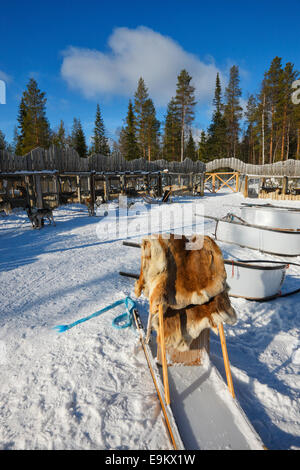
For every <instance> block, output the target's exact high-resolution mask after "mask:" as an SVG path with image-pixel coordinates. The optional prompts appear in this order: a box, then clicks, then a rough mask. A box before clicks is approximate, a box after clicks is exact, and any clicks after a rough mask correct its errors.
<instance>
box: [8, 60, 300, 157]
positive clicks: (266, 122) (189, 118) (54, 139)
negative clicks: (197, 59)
mask: <svg viewBox="0 0 300 470" xmlns="http://www.w3.org/2000/svg"><path fill="white" fill-rule="evenodd" d="M298 77H299V72H298V71H297V70H295V68H294V65H293V64H292V63H290V62H287V63H285V64H284V63H283V61H282V58H280V57H275V58H274V59H273V60H272V62H271V64H270V66H269V68H268V70H267V71H266V72H265V73H264V77H263V79H262V82H261V85H260V89H259V90H258V91H257V93H256V94H250V95H249V94H248V97H247V104H246V106H244V109H243V107H242V89H241V87H240V76H239V68H238V66H236V65H233V66H232V67H231V68H230V73H229V79H228V83H227V86H226V87H224V88H225V89H222V85H221V80H220V77H219V74H217V75H216V81H215V91H214V97H213V102H212V106H213V111H212V116H211V122H210V124H209V126H208V127H207V129H202V130H201V135H200V138H196V137H195V127H193V124H194V121H195V113H196V110H197V106H198V105H199V104H198V103H197V101H196V99H195V95H196V93H195V91H196V90H195V87H194V86H193V84H192V83H193V77H191V76H190V74H189V73H188V71H187V70H185V69H183V70H181V72H180V73H179V74H178V76H177V84H176V90H174V96H173V97H172V98H171V99H170V101H169V103H168V105H167V108H166V110H165V115H164V119H163V121H162V122H160V121H159V120H158V119H157V113H156V109H155V105H154V102H153V100H152V99H151V97H150V96H149V90H148V88H147V84H146V83H145V81H144V79H143V78H142V77H140V78H139V80H138V83H137V88H136V91H135V93H134V96H132V98H131V99H130V100H129V103H128V111H127V115H126V116H125V117H124V121H123V126H122V127H120V129H119V131H118V135H117V138H116V139H114V140H112V139H108V137H107V132H106V127H105V123H104V120H103V116H102V113H101V109H100V105H99V104H97V105H96V110H95V121H94V129H93V133H92V136H91V138H90V139H89V142H88V141H87V140H88V139H87V137H86V135H85V133H84V130H83V126H82V123H81V120H80V118H79V117H74V120H73V125H72V129H71V132H70V133H69V134H68V133H67V132H66V126H65V123H64V122H63V120H61V121H60V125H59V127H58V128H57V129H52V128H51V125H50V122H49V120H48V118H47V110H46V104H47V98H46V93H45V92H43V91H41V90H40V89H39V86H38V83H37V81H36V80H35V79H33V78H31V79H30V80H29V82H28V84H27V87H26V90H25V91H24V92H23V95H22V97H21V100H20V103H19V109H18V115H17V118H16V126H15V129H14V138H13V141H12V142H7V141H6V137H5V135H4V133H3V132H2V131H1V130H0V150H7V151H9V152H11V153H13V154H16V155H25V154H27V153H28V152H30V151H31V150H33V149H34V148H36V147H43V148H48V147H49V146H50V145H51V144H55V145H57V146H58V147H61V148H66V147H73V148H75V149H76V150H77V152H78V154H79V155H80V156H81V157H84V158H86V157H88V156H90V155H92V154H95V153H97V154H102V155H107V156H108V155H111V154H115V153H118V154H121V155H122V156H123V157H124V158H126V159H128V160H132V159H136V158H140V157H143V158H145V159H147V160H149V161H152V160H157V159H162V158H163V159H165V160H168V161H183V160H184V159H185V158H187V157H188V158H190V159H191V160H198V159H199V160H201V161H203V162H209V161H211V160H214V159H216V158H225V157H235V158H239V159H240V160H242V161H244V162H246V163H252V164H265V163H274V162H277V161H285V160H287V159H299V157H300V104H298V103H297V101H296V100H293V99H292V96H293V93H295V90H294V88H295V86H294V85H295V81H296V80H297V78H298Z"/></svg>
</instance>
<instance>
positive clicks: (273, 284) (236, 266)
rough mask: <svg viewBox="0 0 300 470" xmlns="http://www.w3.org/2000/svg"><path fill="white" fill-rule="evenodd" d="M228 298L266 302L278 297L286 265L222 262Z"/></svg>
mask: <svg viewBox="0 0 300 470" xmlns="http://www.w3.org/2000/svg"><path fill="white" fill-rule="evenodd" d="M224 264H225V270H226V273H227V284H228V286H229V292H228V293H229V296H231V297H243V298H244V299H247V300H268V299H273V298H276V297H278V296H280V293H281V287H282V284H283V281H284V279H285V275H286V269H287V267H288V265H287V264H284V263H282V264H278V263H274V262H273V261H267V260H266V261H260V260H258V261H251V260H247V261H240V260H229V259H225V260H224Z"/></svg>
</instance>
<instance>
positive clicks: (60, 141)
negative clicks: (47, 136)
mask: <svg viewBox="0 0 300 470" xmlns="http://www.w3.org/2000/svg"><path fill="white" fill-rule="evenodd" d="M51 142H52V144H53V145H56V146H57V147H59V148H62V149H65V148H66V146H67V137H66V130H65V125H64V122H63V121H62V120H61V121H60V124H59V128H58V130H57V132H55V131H54V132H53V133H52V138H51Z"/></svg>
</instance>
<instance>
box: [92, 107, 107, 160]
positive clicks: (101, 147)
mask: <svg viewBox="0 0 300 470" xmlns="http://www.w3.org/2000/svg"><path fill="white" fill-rule="evenodd" d="M92 141H93V144H92V147H91V153H100V154H101V155H110V148H109V145H108V140H107V138H106V136H105V127H104V122H103V119H102V116H101V111H100V106H99V104H97V109H96V118H95V127H94V134H93V136H92Z"/></svg>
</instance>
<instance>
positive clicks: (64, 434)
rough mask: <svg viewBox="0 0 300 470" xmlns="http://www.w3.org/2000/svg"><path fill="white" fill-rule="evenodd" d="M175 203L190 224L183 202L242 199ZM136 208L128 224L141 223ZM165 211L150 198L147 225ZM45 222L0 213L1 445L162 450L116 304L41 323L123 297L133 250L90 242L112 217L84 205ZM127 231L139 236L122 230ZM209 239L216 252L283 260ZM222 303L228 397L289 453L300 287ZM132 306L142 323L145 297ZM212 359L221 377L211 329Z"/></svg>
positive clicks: (159, 425)
mask: <svg viewBox="0 0 300 470" xmlns="http://www.w3.org/2000/svg"><path fill="white" fill-rule="evenodd" d="M176 202H178V203H182V207H184V212H185V214H188V216H187V217H186V218H185V224H186V225H187V226H190V225H191V222H192V221H191V218H190V212H189V210H188V209H189V208H190V207H191V206H192V204H197V212H198V213H199V211H201V210H203V212H204V213H205V214H207V215H213V216H215V217H221V216H223V215H225V214H226V213H227V212H229V211H231V212H235V213H236V214H237V215H239V209H238V206H239V204H240V203H241V202H247V200H245V199H244V198H243V197H242V196H241V195H240V194H233V193H229V192H226V191H224V192H223V193H217V194H215V195H212V194H207V195H205V197H204V198H187V197H186V198H177V200H176ZM248 202H253V199H252V200H249V201H248ZM266 202H268V201H265V200H264V201H262V203H266ZM276 204H277V205H278V204H280V205H287V206H291V205H295V207H299V203H297V202H294V201H286V202H281V201H278V202H277V201H276ZM114 207H116V205H114ZM142 207H143V204H142V203H141V204H140V208H141V211H140V212H139V214H138V215H137V216H136V217H134V216H132V217H131V219H130V220H132V221H134V223H135V222H136V221H137V220H138V221H139V222H140V221H143V220H144V219H145V214H144V213H143V212H142ZM144 207H145V206H144ZM166 207H167V208H168V210H174V208H175V211H176V210H177V209H176V208H177V207H178V211H179V210H180V209H179V207H180V206H179V204H178V205H177V206H174V205H168V206H158V205H155V207H152V210H153V211H154V212H155V214H156V216H157V219H156V220H161V219H159V215H160V214H161V215H163V220H164V214H165V212H163V211H166ZM172 208H173V209H172ZM176 214H177V213H176ZM54 218H55V221H56V224H57V226H56V227H54V226H52V225H49V226H48V225H47V223H46V224H45V227H44V228H43V229H42V230H33V229H32V228H31V225H30V223H29V220H28V218H27V215H26V213H25V212H24V211H15V212H14V214H13V215H11V216H7V217H6V216H2V215H0V299H1V301H0V448H1V449H114V450H116V449H152V450H154V449H158V450H161V449H171V448H172V446H171V444H170V441H169V438H168V436H167V433H166V430H165V427H164V425H163V422H162V415H161V409H160V406H159V402H158V400H157V397H156V393H155V388H154V385H153V382H152V379H151V376H150V373H149V371H148V369H147V366H146V361H145V358H144V355H143V352H142V350H141V348H140V346H139V341H138V337H137V335H136V332H135V331H134V329H131V328H129V329H125V330H116V329H114V328H113V327H112V325H111V322H112V319H113V318H114V317H115V316H116V315H118V314H120V313H122V311H124V308H122V307H118V308H116V309H115V310H111V311H109V312H107V313H105V314H103V315H102V316H99V317H97V318H94V319H92V320H90V321H88V322H86V323H84V324H82V325H79V326H76V327H74V328H73V329H71V330H69V331H67V332H65V333H62V334H60V335H59V334H57V333H56V332H54V331H53V329H52V328H53V327H54V326H55V325H58V324H67V323H71V322H73V321H76V320H78V319H79V318H82V317H85V316H87V315H90V314H91V313H93V312H95V311H97V310H99V309H101V308H103V307H105V306H107V305H109V304H110V303H112V302H114V301H116V300H119V299H121V298H124V297H125V296H126V295H131V296H132V297H134V294H133V280H132V279H129V278H124V277H121V276H119V274H118V273H119V271H129V272H135V273H137V272H139V257H140V253H139V250H138V249H135V248H128V247H124V246H123V245H122V240H120V237H119V236H118V233H115V234H114V236H112V237H111V239H107V238H106V239H105V238H101V233H103V232H101V230H100V231H99V227H100V225H99V223H100V224H101V223H102V224H103V221H104V219H106V221H107V222H106V224H107V225H108V229H110V228H112V227H111V226H110V224H112V223H113V222H114V220H113V218H112V219H110V216H109V217H108V218H104V219H102V218H101V217H88V214H87V209H86V207H85V206H81V205H79V204H78V205H68V206H62V207H60V208H59V209H58V210H55V211H54ZM101 221H102V222H101ZM197 222H198V221H197ZM174 223H176V225H175V227H178V219H177V217H175V220H174ZM198 223H199V222H198ZM141 225H142V224H141ZM120 227H121V224H120ZM144 228H145V226H143V230H144ZM204 230H205V233H206V234H208V235H211V234H212V233H213V231H214V222H213V221H211V220H209V221H207V219H206V221H205V224H204ZM143 233H144V232H143ZM130 238H131V239H133V241H139V240H140V239H141V237H139V236H134V234H133V233H132V232H130ZM219 245H220V246H221V248H222V250H223V253H224V256H225V257H229V256H232V257H236V258H242V259H247V258H248V259H251V258H252V259H253V258H255V259H268V260H270V259H273V260H280V259H284V258H280V257H277V256H271V255H265V254H262V253H259V252H257V251H256V252H255V251H252V250H250V249H244V248H241V247H239V246H235V245H229V244H224V243H219ZM292 261H293V262H295V263H300V257H298V258H293V259H292ZM298 279H299V267H297V266H290V268H289V270H288V275H287V277H286V279H285V282H284V285H283V292H284V291H290V290H293V289H296V288H297V287H298V282H299V281H298ZM231 300H232V304H233V305H234V307H235V309H236V311H237V314H238V323H237V324H236V325H235V326H231V327H227V326H226V327H225V332H226V337H227V347H228V352H229V358H230V362H231V366H232V375H233V382H234V387H235V392H236V396H237V399H238V401H239V403H240V405H241V407H242V409H243V410H244V412H245V414H246V416H247V418H248V419H249V421H250V422H251V423H252V425H253V427H254V428H255V430H256V431H257V433H258V434H259V435H260V437H261V439H262V440H263V442H264V444H265V445H266V446H267V447H268V448H269V449H300V401H299V388H300V387H299V385H300V383H299V382H300V379H299V368H300V348H299V345H300V341H299V327H300V319H299V313H298V310H299V294H297V295H295V296H291V297H286V298H282V299H280V298H279V299H276V300H273V301H271V302H264V303H257V302H250V301H247V300H244V299H237V298H232V299H231ZM138 305H139V310H140V313H141V315H142V318H143V320H145V319H146V314H147V301H146V299H145V298H143V297H141V298H140V299H138ZM211 360H212V362H213V364H214V365H215V366H216V367H217V369H218V370H219V372H220V374H221V375H222V376H223V378H224V380H226V378H225V372H224V366H223V360H222V352H221V346H220V342H219V338H218V337H217V336H215V335H214V334H213V333H212V334H211Z"/></svg>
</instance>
